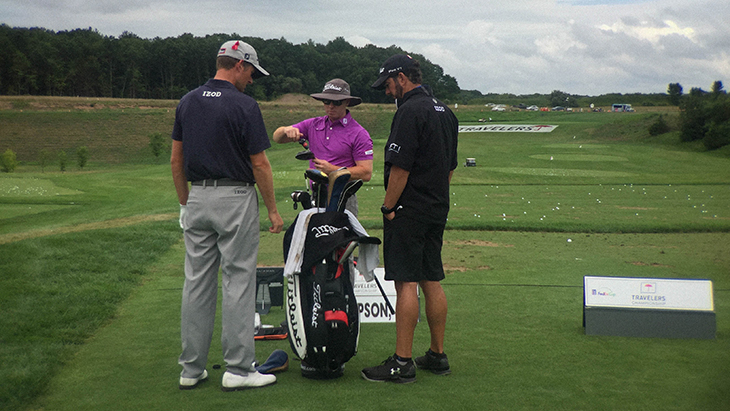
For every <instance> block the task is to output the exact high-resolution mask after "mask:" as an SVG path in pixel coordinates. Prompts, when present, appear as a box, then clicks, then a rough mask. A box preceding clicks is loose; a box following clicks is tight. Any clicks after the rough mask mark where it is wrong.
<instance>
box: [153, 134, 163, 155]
mask: <svg viewBox="0 0 730 411" xmlns="http://www.w3.org/2000/svg"><path fill="white" fill-rule="evenodd" d="M166 141H167V138H166V137H165V135H164V134H162V133H153V134H150V149H152V155H154V156H155V157H159V156H160V154H162V151H163V150H164V149H165V142H166Z"/></svg>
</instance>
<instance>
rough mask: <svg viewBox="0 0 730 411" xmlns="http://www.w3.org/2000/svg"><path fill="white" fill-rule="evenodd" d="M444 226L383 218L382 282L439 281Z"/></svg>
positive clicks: (442, 276)
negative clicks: (383, 265) (383, 271)
mask: <svg viewBox="0 0 730 411" xmlns="http://www.w3.org/2000/svg"><path fill="white" fill-rule="evenodd" d="M445 226H446V224H429V223H423V222H421V221H416V220H414V219H411V218H408V217H404V216H400V217H399V216H398V213H397V212H396V217H395V218H394V219H393V220H392V221H391V220H388V219H387V218H383V260H384V263H385V279H386V280H395V281H404V282H420V281H441V280H443V279H444V267H443V263H442V262H441V246H442V244H443V239H444V227H445Z"/></svg>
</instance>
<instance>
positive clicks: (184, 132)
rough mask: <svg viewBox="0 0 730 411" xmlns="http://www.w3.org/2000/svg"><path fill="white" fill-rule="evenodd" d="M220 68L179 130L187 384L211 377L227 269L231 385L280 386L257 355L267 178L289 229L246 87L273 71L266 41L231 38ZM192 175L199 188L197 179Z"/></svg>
mask: <svg viewBox="0 0 730 411" xmlns="http://www.w3.org/2000/svg"><path fill="white" fill-rule="evenodd" d="M216 69H217V71H216V75H215V77H214V78H213V79H211V80H209V81H208V82H207V83H205V84H204V85H203V86H201V87H199V88H197V89H195V90H193V91H191V92H190V93H188V94H186V95H185V96H184V97H183V98H182V99H181V100H180V104H179V105H178V107H177V111H176V114H175V124H174V127H173V131H172V139H173V141H172V156H171V159H170V163H171V167H172V176H173V181H174V183H175V189H176V191H177V195H178V199H179V201H180V227H181V228H182V229H183V231H184V235H185V250H186V253H185V285H184V287H183V297H182V310H181V337H182V354H180V359H179V363H180V365H182V367H183V370H182V372H181V374H180V389H191V388H195V387H196V386H197V385H198V384H199V383H200V382H202V381H205V380H206V379H207V378H208V371H207V370H206V369H205V366H206V364H207V362H208V351H209V349H210V344H211V340H212V336H213V325H214V322H215V315H216V300H217V296H218V270H219V268H220V270H221V271H222V280H223V281H222V282H223V284H222V290H223V302H222V317H221V318H222V335H221V343H222V348H223V359H224V360H225V362H226V372H225V373H224V374H223V381H222V385H223V390H224V391H233V390H240V389H246V388H255V387H262V386H266V385H270V384H273V383H275V382H276V377H275V376H273V375H267V374H260V373H258V372H257V371H256V370H255V368H254V366H253V364H254V362H255V361H256V357H255V352H254V319H255V311H256V307H255V300H256V259H257V255H258V245H259V208H258V195H257V193H256V189H255V187H254V186H258V189H259V191H260V193H261V197H262V198H263V200H264V204H265V205H266V209H267V210H268V217H269V220H270V221H271V227H270V228H269V231H270V232H272V233H279V232H281V230H282V227H283V225H284V222H283V220H282V218H281V216H280V215H279V212H278V211H277V208H276V201H275V197H274V184H273V176H272V171H271V164H270V163H269V160H268V158H267V157H266V153H265V152H264V150H266V149H267V148H269V147H270V146H271V144H270V143H269V138H268V134H267V133H266V128H265V127H264V121H263V118H262V116H261V111H260V109H259V106H258V104H257V103H256V101H254V99H252V98H251V97H249V96H247V95H245V94H243V91H244V90H245V89H246V86H247V85H249V84H251V83H253V79H255V78H258V77H260V76H267V75H268V74H269V73H268V72H267V71H266V70H264V69H263V67H261V66H260V65H259V61H258V56H257V54H256V50H254V48H253V47H251V46H250V45H248V44H246V43H244V42H243V41H240V40H232V41H228V42H226V43H224V44H223V45H222V46H221V48H220V50H219V52H218V57H217V60H216ZM188 181H190V182H191V187H190V188H189V187H188Z"/></svg>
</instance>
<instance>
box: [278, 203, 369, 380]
mask: <svg viewBox="0 0 730 411" xmlns="http://www.w3.org/2000/svg"><path fill="white" fill-rule="evenodd" d="M300 219H305V220H306V221H299V220H300ZM297 227H298V228H299V229H297ZM302 228H304V229H302ZM366 238H369V237H366ZM362 239H363V237H360V236H358V234H356V233H355V232H354V230H353V227H352V225H351V224H350V221H349V217H348V215H347V214H346V213H345V212H341V211H326V212H317V210H316V209H310V210H305V211H302V212H301V213H300V214H299V215H298V216H297V220H295V223H294V224H292V225H291V227H289V229H288V230H287V231H286V233H285V235H284V259H285V261H286V260H287V258H292V255H291V254H290V247H292V244H293V243H294V244H295V245H294V246H295V247H300V249H302V248H303V252H302V253H301V270H300V272H298V273H294V274H293V275H289V276H287V285H288V287H287V288H288V290H287V301H286V305H287V323H288V327H289V342H290V344H291V348H292V350H293V351H294V353H295V354H296V355H297V356H298V357H299V358H300V359H301V360H302V366H301V368H302V375H303V376H304V377H307V378H314V379H329V378H337V377H340V376H341V375H342V373H343V370H344V365H345V363H346V362H347V361H348V360H349V359H350V358H352V357H353V356H354V355H355V353H356V352H357V345H358V337H359V332H360V320H359V313H358V306H357V301H356V300H355V294H354V291H353V284H352V283H353V275H352V270H353V267H352V266H351V264H352V263H351V261H352V259H350V258H349V256H350V254H351V253H352V250H353V249H354V248H355V247H356V246H357V244H358V242H359V241H361V240H362ZM374 240H377V239H374ZM301 241H303V242H304V243H303V247H302V244H301ZM371 241H372V240H371ZM377 241H378V242H379V240H377ZM294 254H297V252H296V251H295V253H294Z"/></svg>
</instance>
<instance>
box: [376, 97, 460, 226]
mask: <svg viewBox="0 0 730 411" xmlns="http://www.w3.org/2000/svg"><path fill="white" fill-rule="evenodd" d="M398 103H399V107H398V110H397V111H396V113H395V115H394V116H393V122H392V123H391V126H390V136H389V137H388V142H387V143H386V145H385V188H386V190H387V189H388V179H389V178H390V169H391V167H392V166H398V167H400V168H402V169H404V170H406V171H408V172H410V175H409V177H408V183H407V184H406V187H405V189H404V190H403V194H401V196H400V198H399V199H398V204H397V205H399V206H402V207H403V208H402V209H400V210H399V211H398V212H397V213H396V215H397V214H401V215H405V216H408V217H411V218H414V219H416V220H419V221H424V222H429V223H445V222H446V217H447V216H448V214H449V172H450V171H451V170H454V169H456V167H457V157H456V155H457V154H456V149H457V145H458V134H459V121H458V120H457V119H456V116H455V115H454V113H452V112H451V110H449V108H448V107H447V106H446V105H445V104H443V103H442V102H441V101H439V100H437V99H436V98H435V97H433V96H432V95H430V94H429V93H428V92H427V91H426V90H425V89H424V88H423V87H418V88H416V89H414V90H411V91H409V92H408V93H406V94H405V95H404V96H403V98H402V99H400V100H399V101H398Z"/></svg>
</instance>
